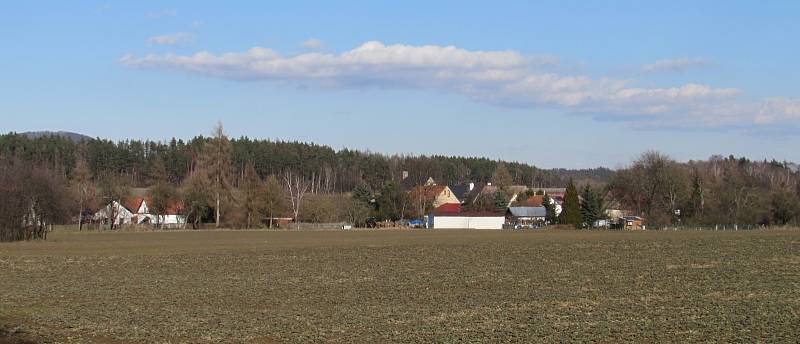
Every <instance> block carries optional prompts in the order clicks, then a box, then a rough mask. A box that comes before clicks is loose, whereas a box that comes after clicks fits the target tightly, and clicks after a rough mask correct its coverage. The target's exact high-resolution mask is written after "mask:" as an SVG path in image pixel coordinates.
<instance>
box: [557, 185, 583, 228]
mask: <svg viewBox="0 0 800 344" xmlns="http://www.w3.org/2000/svg"><path fill="white" fill-rule="evenodd" d="M563 208H564V211H563V213H562V214H561V223H563V224H567V225H572V226H575V228H578V227H580V226H581V224H583V216H582V215H581V202H580V199H579V198H578V190H577V189H576V188H575V182H573V181H572V178H570V180H569V182H568V183H567V191H566V193H565V194H564V205H563Z"/></svg>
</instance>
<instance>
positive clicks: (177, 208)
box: [122, 197, 183, 215]
mask: <svg viewBox="0 0 800 344" xmlns="http://www.w3.org/2000/svg"><path fill="white" fill-rule="evenodd" d="M152 201H153V200H152V198H150V197H132V198H127V199H125V200H123V201H122V205H123V206H125V208H128V210H130V211H131V213H134V214H137V213H138V212H139V208H140V207H141V206H142V202H146V203H147V204H148V208H149V207H150V203H152ZM182 210H183V203H182V202H179V201H173V202H170V204H169V206H168V207H167V213H166V214H162V215H178V214H180V213H181V211H182ZM151 212H152V211H151Z"/></svg>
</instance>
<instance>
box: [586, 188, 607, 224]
mask: <svg viewBox="0 0 800 344" xmlns="http://www.w3.org/2000/svg"><path fill="white" fill-rule="evenodd" d="M581 197H583V201H582V202H581V216H582V217H583V221H582V222H583V223H585V224H586V226H587V227H594V223H595V222H596V221H597V220H602V219H605V211H606V209H605V202H604V201H603V199H602V198H601V197H600V195H598V194H597V192H595V191H594V190H592V188H590V187H589V186H588V185H587V186H586V187H584V188H583V192H582V193H581Z"/></svg>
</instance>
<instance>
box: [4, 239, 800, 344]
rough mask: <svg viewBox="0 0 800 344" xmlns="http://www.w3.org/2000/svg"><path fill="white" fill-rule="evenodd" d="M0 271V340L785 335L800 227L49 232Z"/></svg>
mask: <svg viewBox="0 0 800 344" xmlns="http://www.w3.org/2000/svg"><path fill="white" fill-rule="evenodd" d="M0 268H2V270H1V271H2V278H0V291H2V294H1V296H2V297H0V324H2V328H3V329H4V330H3V331H5V332H6V335H5V336H6V339H0V342H3V341H4V340H5V341H14V340H18V339H19V338H31V339H35V340H37V341H45V342H50V341H56V342H75V343H79V342H104V343H127V342H147V343H151V342H193V343H194V342H209V343H212V342H267V343H271V342H296V343H305V342H335V343H349V342H365V343H372V342H409V343H416V342H565V341H590V340H594V341H599V342H663V341H671V342H701V341H702V342H707V341H712V342H758V341H761V342H797V341H798V338H800V230H769V231H738V232H713V231H706V232H682V231H679V232H638V233H634V232H578V231H540V232H508V231H353V232H341V231H318V232H311V231H305V232H267V231H251V232H245V231H198V232H191V231H186V232H164V233H151V232H143V233H124V232H122V233H87V232H83V233H70V232H58V231H57V232H54V233H52V234H51V235H50V236H49V238H48V241H46V242H23V243H13V244H0ZM8 332H16V333H17V334H14V335H10V336H9V335H8ZM0 337H2V336H0Z"/></svg>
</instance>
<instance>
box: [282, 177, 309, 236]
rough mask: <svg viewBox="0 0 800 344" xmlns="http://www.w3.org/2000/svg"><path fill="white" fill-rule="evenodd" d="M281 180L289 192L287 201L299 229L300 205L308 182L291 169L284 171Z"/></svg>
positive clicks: (306, 190)
mask: <svg viewBox="0 0 800 344" xmlns="http://www.w3.org/2000/svg"><path fill="white" fill-rule="evenodd" d="M283 181H284V183H285V184H286V190H287V191H288V192H289V202H290V203H291V205H292V213H294V221H295V224H296V225H297V229H300V217H299V216H300V207H301V206H302V203H303V198H304V197H305V195H306V192H308V188H309V184H310V183H309V182H308V181H307V180H305V179H304V178H303V177H302V176H300V175H299V174H296V173H292V172H291V171H286V172H285V173H284V175H283Z"/></svg>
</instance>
